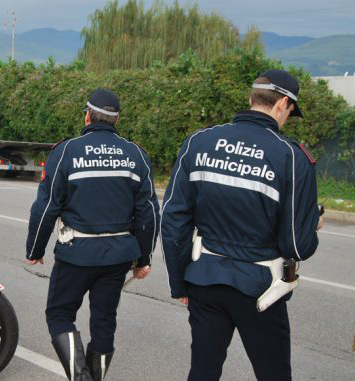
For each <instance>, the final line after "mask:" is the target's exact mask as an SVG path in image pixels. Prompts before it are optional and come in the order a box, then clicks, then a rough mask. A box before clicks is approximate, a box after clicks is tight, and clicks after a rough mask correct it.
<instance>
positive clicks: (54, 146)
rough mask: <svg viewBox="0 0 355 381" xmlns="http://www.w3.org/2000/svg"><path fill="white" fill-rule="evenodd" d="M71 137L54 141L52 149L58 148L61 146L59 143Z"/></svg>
mask: <svg viewBox="0 0 355 381" xmlns="http://www.w3.org/2000/svg"><path fill="white" fill-rule="evenodd" d="M68 139H69V138H64V139H62V140H60V141H59V142H58V143H54V144H53V146H52V151H53V150H54V149H55V148H57V147H58V146H59V144H61V143H63V142H65V141H66V140H68Z"/></svg>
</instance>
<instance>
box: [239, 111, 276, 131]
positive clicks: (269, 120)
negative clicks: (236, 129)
mask: <svg viewBox="0 0 355 381" xmlns="http://www.w3.org/2000/svg"><path fill="white" fill-rule="evenodd" d="M238 122H251V123H254V124H257V125H258V126H260V127H264V128H271V129H272V130H273V131H275V132H279V126H278V124H277V122H276V120H275V119H274V118H273V117H272V116H270V115H268V114H265V113H263V112H260V111H254V110H244V111H240V112H238V113H237V115H236V117H235V119H234V123H238Z"/></svg>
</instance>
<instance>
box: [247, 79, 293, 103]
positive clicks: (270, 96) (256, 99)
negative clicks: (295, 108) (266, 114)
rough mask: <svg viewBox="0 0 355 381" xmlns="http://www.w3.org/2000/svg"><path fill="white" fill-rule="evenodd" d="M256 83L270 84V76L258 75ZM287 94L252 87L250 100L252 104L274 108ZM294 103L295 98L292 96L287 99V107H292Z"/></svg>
mask: <svg viewBox="0 0 355 381" xmlns="http://www.w3.org/2000/svg"><path fill="white" fill-rule="evenodd" d="M254 83H259V84H263V85H264V84H270V80H269V78H266V77H258V78H257V79H256V80H255V81H254ZM285 96H286V95H283V94H281V93H278V92H277V91H274V90H265V89H252V90H251V94H250V101H251V106H252V107H253V106H263V107H266V108H268V109H272V108H273V107H274V105H275V103H276V102H277V101H278V100H279V99H281V98H283V97H285ZM292 103H293V100H292V99H291V98H288V100H287V107H290V106H291V104H292Z"/></svg>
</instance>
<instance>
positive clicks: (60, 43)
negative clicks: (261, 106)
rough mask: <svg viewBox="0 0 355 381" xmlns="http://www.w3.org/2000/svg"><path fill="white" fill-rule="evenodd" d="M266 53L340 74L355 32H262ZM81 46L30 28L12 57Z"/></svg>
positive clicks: (61, 58) (69, 53) (41, 58)
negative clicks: (310, 34) (318, 34)
mask: <svg viewBox="0 0 355 381" xmlns="http://www.w3.org/2000/svg"><path fill="white" fill-rule="evenodd" d="M261 35H262V41H263V43H264V46H265V52H266V55H267V56H268V57H271V58H275V59H278V60H281V61H282V63H283V64H284V66H286V67H288V66H289V65H294V66H296V67H300V66H303V67H304V68H305V69H306V70H307V71H309V72H310V73H311V74H312V75H314V76H324V75H343V74H344V73H345V72H349V74H351V75H352V74H353V73H354V72H355V36H353V35H339V36H329V37H322V38H311V37H307V36H302V37H298V36H292V37H289V36H280V35H278V34H275V33H270V32H262V33H261ZM82 46H83V41H82V40H81V38H80V33H79V32H76V31H73V30H64V31H59V30H56V29H53V28H44V29H34V30H31V31H29V32H25V33H19V34H16V37H15V59H16V60H17V61H19V62H24V61H32V62H34V63H36V64H38V63H43V62H46V61H47V59H48V57H49V56H53V57H54V59H55V61H56V62H57V63H59V64H67V63H70V62H72V61H73V60H74V59H75V58H76V57H77V54H78V51H79V49H80V48H81V47H82ZM10 55H11V36H10V35H8V34H5V33H0V60H3V61H4V60H7V59H8V57H9V56H10Z"/></svg>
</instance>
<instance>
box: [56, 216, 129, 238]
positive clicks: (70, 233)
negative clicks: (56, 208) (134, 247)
mask: <svg viewBox="0 0 355 381" xmlns="http://www.w3.org/2000/svg"><path fill="white" fill-rule="evenodd" d="M127 234H130V232H129V231H124V232H118V233H99V234H88V233H82V232H79V231H77V230H75V229H73V228H71V227H70V226H65V225H64V223H63V220H62V219H61V218H59V219H58V241H59V242H60V243H63V244H69V243H71V242H72V241H73V239H74V238H95V237H96V238H97V237H114V236H118V235H127Z"/></svg>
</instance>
